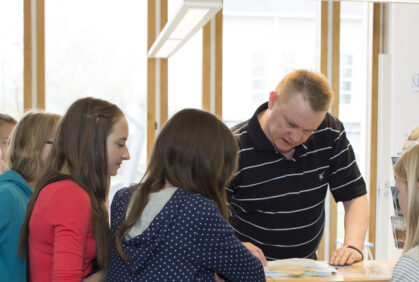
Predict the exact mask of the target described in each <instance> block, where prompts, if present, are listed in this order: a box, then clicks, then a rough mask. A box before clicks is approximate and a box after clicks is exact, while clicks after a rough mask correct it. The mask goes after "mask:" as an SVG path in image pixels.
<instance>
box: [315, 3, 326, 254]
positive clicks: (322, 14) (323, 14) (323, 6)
mask: <svg viewBox="0 0 419 282" xmlns="http://www.w3.org/2000/svg"><path fill="white" fill-rule="evenodd" d="M320 17H321V19H320V25H321V26H320V72H321V73H322V74H324V75H325V76H326V77H327V54H328V52H327V51H328V49H327V46H328V45H327V42H328V32H327V31H328V22H329V18H328V17H329V13H328V2H327V1H322V2H321V10H320ZM317 259H318V260H324V259H325V256H324V234H323V236H322V240H321V241H320V245H319V248H318V249H317Z"/></svg>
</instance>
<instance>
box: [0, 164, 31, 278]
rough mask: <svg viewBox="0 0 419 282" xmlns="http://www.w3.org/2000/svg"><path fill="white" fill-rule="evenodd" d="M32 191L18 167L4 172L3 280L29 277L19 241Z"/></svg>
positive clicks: (0, 190)
mask: <svg viewBox="0 0 419 282" xmlns="http://www.w3.org/2000/svg"><path fill="white" fill-rule="evenodd" d="M32 193H33V192H32V189H31V187H30V186H29V184H28V183H27V182H26V181H25V179H23V177H22V176H21V175H20V174H19V173H17V172H16V171H13V170H8V171H6V172H4V173H2V174H0V281H10V282H12V281H13V282H18V281H19V282H21V281H26V259H24V260H23V261H22V260H20V259H19V257H18V255H17V243H18V241H19V232H20V228H21V226H22V223H23V220H24V219H25V213H26V206H27V204H28V201H29V198H30V197H31V195H32Z"/></svg>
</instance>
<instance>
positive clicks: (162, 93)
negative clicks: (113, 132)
mask: <svg viewBox="0 0 419 282" xmlns="http://www.w3.org/2000/svg"><path fill="white" fill-rule="evenodd" d="M157 1H159V2H158V3H157V4H159V8H157V6H156V1H155V0H148V11H147V13H148V18H147V50H149V49H150V47H151V46H152V45H153V43H154V40H156V38H157V36H156V34H157V32H156V31H160V30H162V29H163V27H164V25H165V24H166V22H167V0H157ZM157 13H159V14H158V15H157ZM157 16H158V17H159V18H160V22H159V25H160V27H157V26H156V18H157ZM156 29H158V30H156ZM157 82H158V83H159V84H158V88H159V92H158V93H157V87H156V83H157ZM156 95H159V101H160V103H159V105H156ZM156 106H158V107H159V108H158V109H159V113H160V115H159V116H156ZM167 118H168V62H167V59H147V161H148V160H149V159H150V156H151V153H152V149H153V146H154V140H155V137H156V130H158V129H159V128H161V126H162V125H163V123H164V122H166V120H167ZM157 121H159V123H157Z"/></svg>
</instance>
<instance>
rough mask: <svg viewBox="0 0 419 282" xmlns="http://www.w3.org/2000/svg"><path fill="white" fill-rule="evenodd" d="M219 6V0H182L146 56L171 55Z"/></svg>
mask: <svg viewBox="0 0 419 282" xmlns="http://www.w3.org/2000/svg"><path fill="white" fill-rule="evenodd" d="M221 7H222V4H221V0H212V1H211V0H206V1H199V0H195V1H190V0H184V1H182V3H181V5H180V7H179V8H178V10H177V12H176V14H175V16H174V17H173V18H172V19H171V20H169V22H168V23H167V24H166V25H165V26H164V28H163V30H162V31H161V32H160V34H159V35H158V37H157V39H156V40H155V41H154V43H153V46H151V48H150V50H149V52H148V57H149V58H168V57H170V56H171V55H173V54H174V53H175V52H176V51H177V50H178V49H179V48H180V47H182V46H183V44H185V43H186V42H187V41H188V40H189V38H191V37H192V35H193V34H194V33H195V32H196V31H198V30H199V29H200V28H202V27H203V26H204V25H205V24H206V23H207V22H208V21H210V20H211V19H212V18H213V17H214V16H215V14H216V13H217V12H218V11H219V10H220V9H221Z"/></svg>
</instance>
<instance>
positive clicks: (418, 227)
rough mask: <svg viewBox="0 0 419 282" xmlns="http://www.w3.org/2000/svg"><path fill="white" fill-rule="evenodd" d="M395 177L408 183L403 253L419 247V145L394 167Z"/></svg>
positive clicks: (403, 156)
mask: <svg viewBox="0 0 419 282" xmlns="http://www.w3.org/2000/svg"><path fill="white" fill-rule="evenodd" d="M394 175H395V176H396V177H397V178H398V179H399V180H401V181H404V182H407V190H408V191H407V197H408V199H407V216H406V227H407V228H406V230H407V231H406V242H405V244H404V249H403V253H406V252H407V251H408V250H410V249H411V248H413V247H415V246H416V245H419V144H416V145H415V146H413V147H412V148H411V149H409V150H408V151H406V152H405V153H404V154H403V155H402V156H401V157H400V159H399V160H398V161H397V162H396V164H395V165H394Z"/></svg>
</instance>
